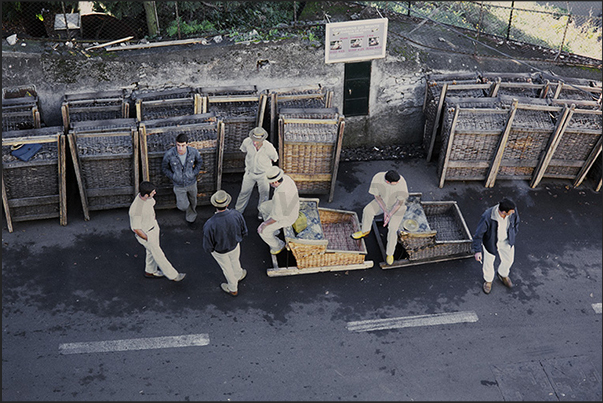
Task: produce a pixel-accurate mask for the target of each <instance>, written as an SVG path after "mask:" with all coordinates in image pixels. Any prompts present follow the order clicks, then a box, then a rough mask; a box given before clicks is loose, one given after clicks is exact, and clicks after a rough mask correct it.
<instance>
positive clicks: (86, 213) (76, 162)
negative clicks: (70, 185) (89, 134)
mask: <svg viewBox="0 0 603 403" xmlns="http://www.w3.org/2000/svg"><path fill="white" fill-rule="evenodd" d="M67 139H68V140H69V150H70V152H71V160H72V161H73V168H74V171H75V179H76V181H77V187H78V189H79V192H80V200H81V202H82V210H83V212H84V220H86V221H90V210H89V209H88V197H87V196H86V189H85V188H84V183H83V181H82V171H81V168H80V161H79V157H78V154H77V144H76V142H75V134H74V133H73V132H69V134H68V135H67Z"/></svg>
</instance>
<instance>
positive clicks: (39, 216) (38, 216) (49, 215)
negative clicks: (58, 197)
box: [13, 213, 59, 222]
mask: <svg viewBox="0 0 603 403" xmlns="http://www.w3.org/2000/svg"><path fill="white" fill-rule="evenodd" d="M58 215H59V214H58V213H46V214H30V215H24V216H16V217H13V221H14V222H17V221H33V220H46V219H48V218H56V217H58Z"/></svg>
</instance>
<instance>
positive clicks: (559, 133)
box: [530, 104, 576, 188]
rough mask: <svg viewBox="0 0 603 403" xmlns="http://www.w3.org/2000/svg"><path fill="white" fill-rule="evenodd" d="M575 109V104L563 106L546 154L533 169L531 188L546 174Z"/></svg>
mask: <svg viewBox="0 0 603 403" xmlns="http://www.w3.org/2000/svg"><path fill="white" fill-rule="evenodd" d="M575 109H576V105H575V104H572V106H571V107H569V108H568V107H567V105H565V107H564V109H563V115H562V116H561V119H559V120H558V121H557V127H556V128H555V131H554V132H553V135H552V136H551V138H550V140H549V144H548V146H547V148H546V152H545V153H544V155H543V157H542V158H541V160H540V161H538V165H537V166H536V168H535V169H534V175H533V176H532V181H531V182H530V187H531V188H535V187H536V186H538V183H540V181H541V180H542V178H543V176H544V173H545V172H546V170H547V168H548V166H549V164H550V163H551V159H552V158H553V155H554V154H555V151H556V150H557V146H558V145H559V142H560V141H561V138H562V137H563V133H564V132H565V128H566V127H567V125H568V124H569V122H570V120H571V118H572V115H573V114H574V110H575Z"/></svg>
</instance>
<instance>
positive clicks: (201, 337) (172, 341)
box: [59, 334, 209, 354]
mask: <svg viewBox="0 0 603 403" xmlns="http://www.w3.org/2000/svg"><path fill="white" fill-rule="evenodd" d="M208 344H209V335H207V334H188V335H182V336H166V337H148V338H144V339H126V340H109V341H92V342H84V343H63V344H60V345H59V352H60V353H61V354H81V353H106V352H110V351H128V350H151V349H156V348H172V347H194V346H206V345H208Z"/></svg>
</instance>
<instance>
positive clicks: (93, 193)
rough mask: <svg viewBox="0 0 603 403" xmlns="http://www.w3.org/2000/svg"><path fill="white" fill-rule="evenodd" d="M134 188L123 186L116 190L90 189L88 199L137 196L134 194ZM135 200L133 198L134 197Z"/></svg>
mask: <svg viewBox="0 0 603 403" xmlns="http://www.w3.org/2000/svg"><path fill="white" fill-rule="evenodd" d="M134 190H135V187H134V186H121V187H118V188H117V187H116V188H88V189H87V194H88V197H107V196H121V195H134V196H135V195H136V194H137V193H138V192H136V193H134ZM132 198H133V197H132Z"/></svg>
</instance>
